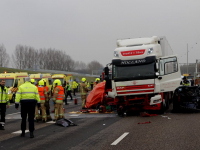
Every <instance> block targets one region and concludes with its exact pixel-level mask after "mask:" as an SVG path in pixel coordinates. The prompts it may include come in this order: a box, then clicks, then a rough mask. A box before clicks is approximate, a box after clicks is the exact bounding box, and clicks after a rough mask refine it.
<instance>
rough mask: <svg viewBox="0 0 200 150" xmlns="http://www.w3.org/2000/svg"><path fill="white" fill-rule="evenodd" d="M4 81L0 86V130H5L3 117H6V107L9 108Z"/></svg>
mask: <svg viewBox="0 0 200 150" xmlns="http://www.w3.org/2000/svg"><path fill="white" fill-rule="evenodd" d="M5 83H6V82H5V80H4V79H2V80H1V85H0V114H1V120H0V130H5V128H4V126H5V116H6V105H7V108H9V107H10V101H9V97H8V89H7V87H6V86H5Z"/></svg>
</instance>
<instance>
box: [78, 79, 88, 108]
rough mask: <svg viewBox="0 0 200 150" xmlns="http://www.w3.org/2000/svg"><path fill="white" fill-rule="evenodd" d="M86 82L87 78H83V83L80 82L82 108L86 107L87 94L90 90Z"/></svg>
mask: <svg viewBox="0 0 200 150" xmlns="http://www.w3.org/2000/svg"><path fill="white" fill-rule="evenodd" d="M85 82H86V79H85V78H82V83H81V84H80V91H81V100H82V109H85V102H86V96H87V92H88V88H87V85H86V84H85Z"/></svg>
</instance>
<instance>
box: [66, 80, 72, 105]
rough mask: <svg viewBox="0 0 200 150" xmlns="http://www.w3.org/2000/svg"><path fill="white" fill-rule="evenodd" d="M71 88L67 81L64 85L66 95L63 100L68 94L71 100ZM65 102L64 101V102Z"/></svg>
mask: <svg viewBox="0 0 200 150" xmlns="http://www.w3.org/2000/svg"><path fill="white" fill-rule="evenodd" d="M71 92H72V90H71V85H70V84H69V82H67V85H66V97H65V100H67V97H68V96H70V97H71V100H72V94H71ZM65 103H66V102H65Z"/></svg>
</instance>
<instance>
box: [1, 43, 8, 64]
mask: <svg viewBox="0 0 200 150" xmlns="http://www.w3.org/2000/svg"><path fill="white" fill-rule="evenodd" d="M9 60H10V57H9V55H8V53H7V52H6V48H5V47H4V45H3V44H2V45H0V67H7V66H9Z"/></svg>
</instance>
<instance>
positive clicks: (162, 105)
mask: <svg viewBox="0 0 200 150" xmlns="http://www.w3.org/2000/svg"><path fill="white" fill-rule="evenodd" d="M165 109H166V103H165V100H163V102H162V103H161V107H160V110H159V114H164V113H165Z"/></svg>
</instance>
